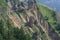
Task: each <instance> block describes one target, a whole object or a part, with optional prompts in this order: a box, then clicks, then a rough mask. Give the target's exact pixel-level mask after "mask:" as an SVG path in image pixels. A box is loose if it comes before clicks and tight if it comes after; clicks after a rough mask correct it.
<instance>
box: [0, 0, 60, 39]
mask: <svg viewBox="0 0 60 40" xmlns="http://www.w3.org/2000/svg"><path fill="white" fill-rule="evenodd" d="M0 4H1V5H0V40H59V39H60V36H59V35H60V33H59V32H60V29H59V30H58V23H57V18H56V12H55V11H54V10H53V9H51V8H49V7H47V6H44V5H42V4H39V3H38V2H36V1H35V0H28V1H27V0H24V1H21V0H5V1H4V0H1V2H0Z"/></svg>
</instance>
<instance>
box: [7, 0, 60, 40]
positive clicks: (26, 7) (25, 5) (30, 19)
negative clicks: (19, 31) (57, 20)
mask: <svg viewBox="0 0 60 40" xmlns="http://www.w3.org/2000/svg"><path fill="white" fill-rule="evenodd" d="M6 2H7V4H8V8H9V9H10V10H12V12H10V15H12V14H13V13H16V14H18V15H19V16H18V17H19V20H21V22H20V23H19V21H18V22H17V21H16V20H18V19H16V18H15V22H14V23H15V24H16V25H17V26H20V27H21V26H22V25H23V26H26V28H27V30H30V31H31V32H32V33H31V35H32V34H33V36H32V37H33V39H35V40H38V39H39V38H40V39H39V40H49V38H50V37H51V39H53V40H57V39H58V40H59V38H60V37H58V38H57V36H58V35H56V33H55V31H54V32H52V31H53V30H52V29H50V25H49V23H48V22H47V21H46V20H45V19H44V18H43V16H42V14H41V12H40V11H39V10H38V7H37V4H36V1H35V0H6ZM31 11H33V12H31ZM8 14H9V13H8ZM10 15H9V17H10ZM14 16H15V15H14ZM12 17H13V16H12ZM15 17H16V16H15ZM10 18H11V17H10ZM11 20H13V21H14V19H13V18H12V19H11ZM25 24H26V25H25ZM27 26H28V27H27ZM20 27H19V28H20ZM41 29H42V30H43V31H42V34H43V35H44V36H46V39H44V38H43V37H42V35H41V34H40V33H41V32H40V31H41ZM35 30H38V31H35ZM50 32H52V34H51V33H50ZM47 35H48V36H47ZM51 35H53V36H51ZM54 35H55V37H54ZM48 37H49V38H48Z"/></svg>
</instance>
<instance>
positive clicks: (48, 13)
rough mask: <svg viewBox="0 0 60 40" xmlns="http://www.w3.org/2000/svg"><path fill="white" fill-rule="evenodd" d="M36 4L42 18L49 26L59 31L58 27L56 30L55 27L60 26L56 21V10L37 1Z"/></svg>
mask: <svg viewBox="0 0 60 40" xmlns="http://www.w3.org/2000/svg"><path fill="white" fill-rule="evenodd" d="M37 6H38V8H39V11H40V13H41V14H42V15H43V18H44V19H45V20H46V21H47V22H49V23H50V25H51V27H52V28H53V29H55V31H56V32H57V33H58V32H60V31H59V30H60V29H59V30H57V28H59V27H60V26H58V23H57V19H56V12H55V11H54V10H53V9H51V8H49V7H47V6H44V5H43V4H39V3H37Z"/></svg>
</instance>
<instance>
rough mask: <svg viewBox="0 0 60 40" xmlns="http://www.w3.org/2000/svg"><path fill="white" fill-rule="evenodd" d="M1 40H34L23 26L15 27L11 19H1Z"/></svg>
mask: <svg viewBox="0 0 60 40" xmlns="http://www.w3.org/2000/svg"><path fill="white" fill-rule="evenodd" d="M0 40H32V38H31V37H30V36H29V34H25V33H24V30H23V28H21V29H19V28H15V27H14V25H13V24H12V22H11V20H10V19H8V20H6V22H4V20H3V19H0Z"/></svg>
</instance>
